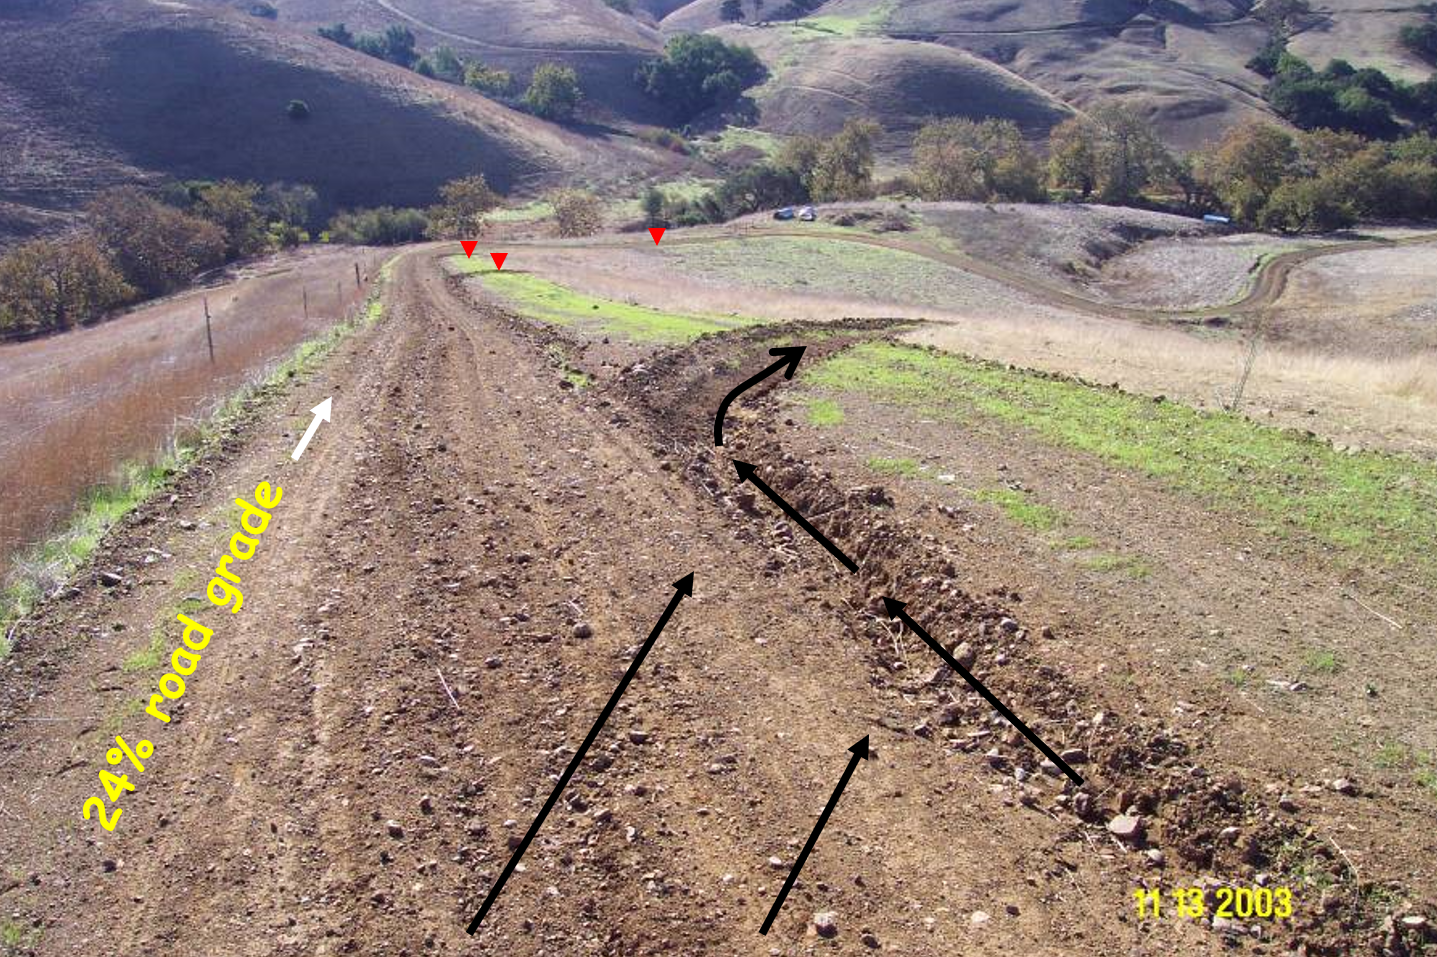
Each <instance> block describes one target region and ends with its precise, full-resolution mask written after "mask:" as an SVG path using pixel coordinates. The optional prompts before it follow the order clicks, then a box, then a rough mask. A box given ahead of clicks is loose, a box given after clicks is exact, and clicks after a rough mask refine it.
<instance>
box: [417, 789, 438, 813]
mask: <svg viewBox="0 0 1437 957" xmlns="http://www.w3.org/2000/svg"><path fill="white" fill-rule="evenodd" d="M419 813H421V814H433V813H434V799H433V798H432V797H430V796H429V795H427V794H426V795H424V796H423V797H422V798H420V799H419Z"/></svg>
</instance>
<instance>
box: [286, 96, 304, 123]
mask: <svg viewBox="0 0 1437 957" xmlns="http://www.w3.org/2000/svg"><path fill="white" fill-rule="evenodd" d="M284 113H285V115H286V116H288V117H289V118H290V119H292V120H307V119H309V104H308V103H306V102H304V100H290V101H289V106H286V107H285V108H284Z"/></svg>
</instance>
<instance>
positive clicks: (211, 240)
mask: <svg viewBox="0 0 1437 957" xmlns="http://www.w3.org/2000/svg"><path fill="white" fill-rule="evenodd" d="M85 212H86V216H87V220H88V222H89V224H90V228H91V229H92V230H93V231H94V233H95V236H96V238H97V241H98V243H99V245H100V247H101V248H102V250H103V252H104V254H105V255H106V256H107V257H108V258H109V260H110V261H111V262H112V263H114V264H115V267H116V268H117V269H119V271H120V273H121V275H122V276H123V277H124V279H125V281H126V282H127V283H129V284H130V285H131V286H134V287H135V288H136V289H137V290H139V292H140V293H141V294H142V295H145V296H159V295H163V294H164V293H167V292H170V291H172V290H174V289H176V288H178V287H179V286H181V285H182V284H184V283H185V282H187V281H189V279H190V277H192V276H193V275H194V274H195V273H197V272H199V271H200V270H203V269H209V268H212V267H214V266H218V265H220V264H221V263H223V262H224V260H225V234H224V232H223V231H222V230H221V229H220V228H219V227H218V226H216V225H215V224H213V223H210V222H206V221H205V220H203V219H200V218H199V217H196V216H191V215H189V214H188V213H184V212H181V211H180V210H178V209H175V208H173V207H171V206H166V205H165V204H163V203H160V202H157V201H155V200H154V199H152V198H150V197H149V196H148V195H146V194H145V192H144V191H143V190H140V189H138V188H137V187H133V186H123V187H119V188H116V189H111V190H106V191H105V192H103V193H101V194H100V195H99V196H97V197H96V198H95V199H94V200H93V201H92V202H91V203H90V205H89V206H88V207H87V208H86V210H85Z"/></svg>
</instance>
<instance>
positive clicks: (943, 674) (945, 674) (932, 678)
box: [923, 664, 953, 687]
mask: <svg viewBox="0 0 1437 957" xmlns="http://www.w3.org/2000/svg"><path fill="white" fill-rule="evenodd" d="M952 680H953V669H952V668H950V667H948V666H947V665H946V664H941V665H939V666H938V667H937V668H934V669H933V671H932V672H931V673H929V675H928V677H927V679H926V680H925V681H924V682H923V683H924V684H926V685H930V686H933V687H937V686H939V685H946V684H947V683H948V682H950V681H952Z"/></svg>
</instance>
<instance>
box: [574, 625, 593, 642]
mask: <svg viewBox="0 0 1437 957" xmlns="http://www.w3.org/2000/svg"><path fill="white" fill-rule="evenodd" d="M574 637H575V638H578V639H579V640H581V641H582V640H583V639H585V638H592V637H594V626H593V625H591V624H589V623H588V622H587V621H581V622H579V623H578V624H577V625H575V626H574Z"/></svg>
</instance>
